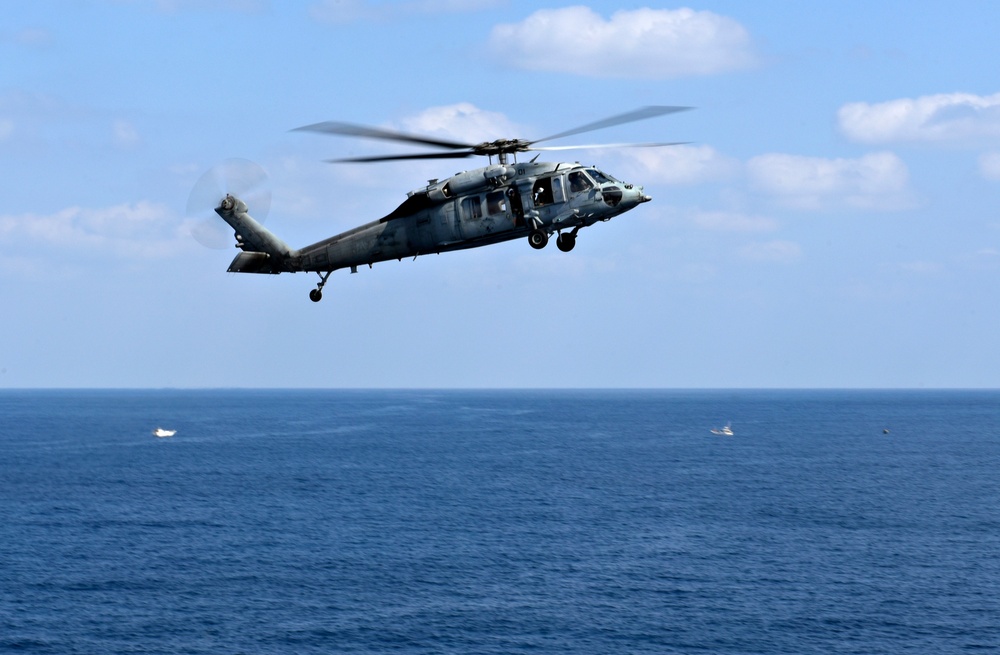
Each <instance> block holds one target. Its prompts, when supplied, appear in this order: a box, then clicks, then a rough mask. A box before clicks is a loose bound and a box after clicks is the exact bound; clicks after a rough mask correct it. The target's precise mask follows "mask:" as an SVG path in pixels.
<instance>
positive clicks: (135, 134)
mask: <svg viewBox="0 0 1000 655" xmlns="http://www.w3.org/2000/svg"><path fill="white" fill-rule="evenodd" d="M111 129H112V137H113V139H114V143H115V145H116V146H118V147H119V148H134V147H135V146H137V145H139V141H140V139H139V131H138V130H137V129H135V125H132V123H129V122H128V121H125V120H117V121H115V122H114V124H113V125H112V126H111Z"/></svg>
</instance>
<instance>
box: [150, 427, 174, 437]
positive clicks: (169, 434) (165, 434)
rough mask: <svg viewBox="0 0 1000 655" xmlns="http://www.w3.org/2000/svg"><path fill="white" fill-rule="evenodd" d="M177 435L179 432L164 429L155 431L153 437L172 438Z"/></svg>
mask: <svg viewBox="0 0 1000 655" xmlns="http://www.w3.org/2000/svg"><path fill="white" fill-rule="evenodd" d="M175 434H177V430H164V429H163V428H156V429H155V430H153V435H154V436H157V437H172V436H174V435H175Z"/></svg>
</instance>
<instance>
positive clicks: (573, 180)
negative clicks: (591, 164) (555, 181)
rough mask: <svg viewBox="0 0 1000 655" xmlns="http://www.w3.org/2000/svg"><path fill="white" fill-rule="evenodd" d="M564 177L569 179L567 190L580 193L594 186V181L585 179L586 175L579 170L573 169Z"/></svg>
mask: <svg viewBox="0 0 1000 655" xmlns="http://www.w3.org/2000/svg"><path fill="white" fill-rule="evenodd" d="M566 179H567V180H569V190H570V192H571V193H580V192H582V191H586V190H587V189H593V188H594V183H593V182H591V181H590V180H589V179H587V176H586V175H584V174H583V173H582V172H581V171H573V172H572V173H570V174H569V175H567V176H566Z"/></svg>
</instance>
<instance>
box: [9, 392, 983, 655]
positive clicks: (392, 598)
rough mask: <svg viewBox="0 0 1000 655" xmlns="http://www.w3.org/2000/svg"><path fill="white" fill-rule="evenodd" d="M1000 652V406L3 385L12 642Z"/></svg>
mask: <svg viewBox="0 0 1000 655" xmlns="http://www.w3.org/2000/svg"><path fill="white" fill-rule="evenodd" d="M727 421H732V424H733V429H734V430H735V432H736V434H735V436H733V437H722V436H715V435H712V434H710V432H709V428H711V427H713V426H719V425H722V424H724V423H725V422H727ZM157 426H162V427H167V428H175V429H177V430H178V432H177V435H176V436H174V437H172V438H169V439H157V438H154V437H153V436H152V434H151V430H152V429H153V428H155V427H157ZM884 429H888V430H889V431H890V432H889V434H883V430H884ZM998 647H1000V393H998V392H959V391H947V392H934V391H925V392H889V391H865V392H845V391H840V392H838V391H816V392H807V391H792V392H778V391H745V392H744V391H712V392H676V391H636V392H631V391H610V392H600V391H567V392H554V391H24V392H22V391H3V392H0V652H23V653H59V654H69V653H102V654H103V653H387V652H391V653H577V654H578V653H583V654H588V653H593V654H598V653H600V654H605V653H865V654H874V653H980V652H992V651H996V650H997V649H998Z"/></svg>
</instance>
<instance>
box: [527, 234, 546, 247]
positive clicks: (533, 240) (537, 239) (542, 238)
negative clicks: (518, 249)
mask: <svg viewBox="0 0 1000 655" xmlns="http://www.w3.org/2000/svg"><path fill="white" fill-rule="evenodd" d="M548 242H549V235H547V234H545V231H544V230H532V231H531V233H530V234H529V235H528V243H529V244H531V247H532V248H534V249H535V250H541V249H542V248H544V247H545V246H546V244H548Z"/></svg>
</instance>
